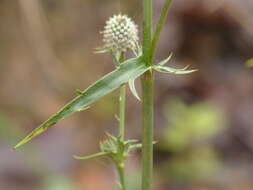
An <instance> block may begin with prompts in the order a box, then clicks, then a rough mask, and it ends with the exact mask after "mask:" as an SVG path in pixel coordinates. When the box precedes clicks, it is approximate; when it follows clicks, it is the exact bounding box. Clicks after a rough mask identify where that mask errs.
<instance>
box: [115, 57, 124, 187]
mask: <svg viewBox="0 0 253 190" xmlns="http://www.w3.org/2000/svg"><path fill="white" fill-rule="evenodd" d="M124 60H125V55H124V53H122V54H121V56H120V59H119V62H120V63H122V62H124ZM125 109H126V85H122V86H121V87H120V95H119V135H120V138H121V140H122V141H124V138H125ZM116 167H117V172H118V175H119V181H120V185H121V190H126V183H125V163H124V161H121V162H120V163H117V166H116Z"/></svg>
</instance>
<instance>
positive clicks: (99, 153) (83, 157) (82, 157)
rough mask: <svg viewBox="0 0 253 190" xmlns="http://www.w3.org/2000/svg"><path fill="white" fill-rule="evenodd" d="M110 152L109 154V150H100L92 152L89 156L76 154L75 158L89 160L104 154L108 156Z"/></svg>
mask: <svg viewBox="0 0 253 190" xmlns="http://www.w3.org/2000/svg"><path fill="white" fill-rule="evenodd" d="M108 154H109V153H108V152H98V153H95V154H91V155H88V156H74V158H75V159H77V160H89V159H93V158H100V157H102V156H107V155H108Z"/></svg>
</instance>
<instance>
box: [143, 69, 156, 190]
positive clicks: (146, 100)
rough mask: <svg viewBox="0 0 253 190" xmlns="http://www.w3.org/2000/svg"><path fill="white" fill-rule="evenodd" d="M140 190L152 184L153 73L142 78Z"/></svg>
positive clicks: (149, 189)
mask: <svg viewBox="0 0 253 190" xmlns="http://www.w3.org/2000/svg"><path fill="white" fill-rule="evenodd" d="M142 93H143V96H142V98H143V102H142V145H143V147H142V190H151V189H152V183H153V128H154V111H153V108H154V101H153V99H154V73H152V71H148V72H146V73H144V75H143V76H142Z"/></svg>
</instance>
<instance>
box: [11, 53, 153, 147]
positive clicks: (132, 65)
mask: <svg viewBox="0 0 253 190" xmlns="http://www.w3.org/2000/svg"><path fill="white" fill-rule="evenodd" d="M148 69H149V67H147V66H146V65H145V64H144V63H143V62H142V57H139V58H134V59H130V60H127V61H126V62H125V63H124V64H122V65H121V66H120V67H119V68H117V69H115V70H114V71H113V72H111V73H109V74H107V75H105V76H104V77H102V78H101V79H99V80H98V81H96V82H95V83H94V84H92V85H91V86H90V87H88V88H87V89H86V90H85V91H83V93H79V96H77V97H76V98H75V99H73V100H72V101H71V102H70V103H68V104H67V105H65V106H64V107H63V108H62V109H61V110H60V111H59V112H57V113H56V114H55V115H53V116H52V117H50V118H49V119H48V120H47V121H45V122H44V123H42V124H41V125H39V126H38V127H37V128H36V129H34V130H33V131H32V132H31V133H30V134H29V135H28V136H26V137H25V138H24V139H23V140H21V141H20V142H19V143H18V144H17V145H16V146H15V147H14V149H16V148H18V147H20V146H22V145H23V144H25V143H27V142H29V141H31V140H32V139H33V138H34V137H36V136H38V135H39V134H41V133H43V132H44V131H46V130H47V129H48V128H49V127H51V126H53V125H54V124H56V123H57V122H58V121H60V120H62V119H64V118H65V117H67V116H70V115H71V114H73V113H75V112H78V111H82V110H83V109H84V108H86V107H87V106H89V105H90V104H91V103H93V102H95V101H96V100H98V99H100V98H102V97H103V96H105V95H107V94H109V93H110V92H112V91H113V90H115V89H117V88H118V87H119V86H120V85H122V84H124V83H126V82H128V81H129V80H131V79H134V78H136V77H138V76H140V75H141V74H143V73H144V72H145V71H147V70H148Z"/></svg>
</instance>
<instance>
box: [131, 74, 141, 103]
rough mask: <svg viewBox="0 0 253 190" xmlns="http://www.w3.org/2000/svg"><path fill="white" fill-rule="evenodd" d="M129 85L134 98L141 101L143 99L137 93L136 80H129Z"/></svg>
mask: <svg viewBox="0 0 253 190" xmlns="http://www.w3.org/2000/svg"><path fill="white" fill-rule="evenodd" d="M128 85H129V89H130V91H131V92H132V94H133V95H134V97H135V98H137V100H139V101H141V99H140V97H139V95H138V93H137V90H136V88H135V79H131V80H129V81H128Z"/></svg>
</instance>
